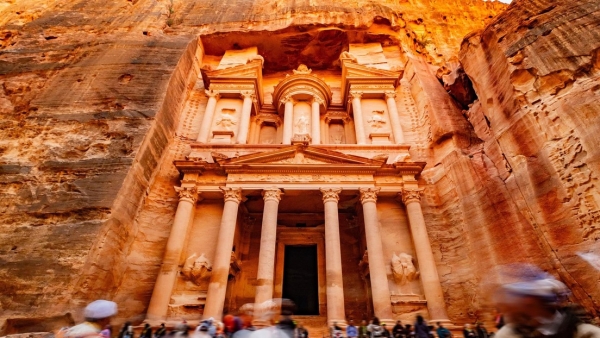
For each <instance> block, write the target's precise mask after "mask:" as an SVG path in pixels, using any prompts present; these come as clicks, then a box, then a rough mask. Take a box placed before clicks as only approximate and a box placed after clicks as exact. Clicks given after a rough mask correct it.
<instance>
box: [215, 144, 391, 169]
mask: <svg viewBox="0 0 600 338" xmlns="http://www.w3.org/2000/svg"><path fill="white" fill-rule="evenodd" d="M219 164H220V165H221V166H222V167H225V168H227V167H237V166H245V167H248V166H252V165H255V166H269V167H272V166H282V167H283V166H295V167H298V166H307V167H314V166H327V165H336V166H376V167H381V166H382V165H384V164H385V161H379V160H373V159H368V158H365V157H360V156H354V155H348V154H344V153H340V152H337V151H331V150H325V149H320V148H316V147H310V146H303V145H298V146H296V145H294V146H289V147H285V148H280V149H278V150H275V151H270V152H261V153H255V154H250V155H245V156H240V157H237V158H230V159H225V160H221V161H219Z"/></svg>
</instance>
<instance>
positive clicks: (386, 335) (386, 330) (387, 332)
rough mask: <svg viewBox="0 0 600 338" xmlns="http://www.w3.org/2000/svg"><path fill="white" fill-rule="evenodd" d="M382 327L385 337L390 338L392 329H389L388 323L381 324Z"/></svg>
mask: <svg viewBox="0 0 600 338" xmlns="http://www.w3.org/2000/svg"><path fill="white" fill-rule="evenodd" d="M381 328H382V329H383V337H385V338H390V337H391V334H390V330H388V329H387V325H386V324H385V323H383V324H381Z"/></svg>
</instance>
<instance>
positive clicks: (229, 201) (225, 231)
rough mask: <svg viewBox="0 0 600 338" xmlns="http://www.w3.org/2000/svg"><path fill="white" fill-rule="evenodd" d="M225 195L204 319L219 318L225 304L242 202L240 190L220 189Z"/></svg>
mask: <svg viewBox="0 0 600 338" xmlns="http://www.w3.org/2000/svg"><path fill="white" fill-rule="evenodd" d="M221 190H222V191H223V194H224V195H225V205H224V206H223V216H222V218H221V226H220V227H219V237H218V239H217V247H216V249H215V258H214V259H213V269H212V276H211V278H210V283H209V284H208V292H207V294H206V305H205V306H204V314H203V316H204V318H210V317H213V318H217V319H219V318H221V317H222V315H223V305H224V304H225V292H226V291H227V277H228V276H229V265H230V261H231V248H232V247H233V238H234V235H235V224H236V221H237V214H238V206H239V204H240V202H241V201H242V189H239V188H237V189H234V188H221Z"/></svg>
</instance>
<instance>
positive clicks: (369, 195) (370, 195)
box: [358, 188, 381, 204]
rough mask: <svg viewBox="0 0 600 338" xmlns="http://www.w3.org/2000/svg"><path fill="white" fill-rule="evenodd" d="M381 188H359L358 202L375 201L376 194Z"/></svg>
mask: <svg viewBox="0 0 600 338" xmlns="http://www.w3.org/2000/svg"><path fill="white" fill-rule="evenodd" d="M380 190H381V188H360V189H358V191H360V202H361V203H362V204H365V203H367V202H377V194H379V191H380Z"/></svg>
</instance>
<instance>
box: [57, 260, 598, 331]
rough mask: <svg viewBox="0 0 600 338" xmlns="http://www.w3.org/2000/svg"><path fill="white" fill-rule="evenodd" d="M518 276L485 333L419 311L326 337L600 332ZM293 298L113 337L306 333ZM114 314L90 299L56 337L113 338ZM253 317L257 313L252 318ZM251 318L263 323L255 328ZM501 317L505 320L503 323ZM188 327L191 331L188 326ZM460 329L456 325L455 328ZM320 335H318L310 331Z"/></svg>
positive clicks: (542, 286) (552, 285) (552, 292)
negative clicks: (81, 318) (410, 318)
mask: <svg viewBox="0 0 600 338" xmlns="http://www.w3.org/2000/svg"><path fill="white" fill-rule="evenodd" d="M525 277H526V278H522V280H520V281H517V282H512V283H506V284H505V285H503V286H502V287H501V288H500V289H499V291H498V293H497V295H496V299H495V300H496V304H497V306H498V308H499V310H500V311H501V313H503V316H501V315H499V316H497V317H496V329H498V331H497V332H496V333H495V335H494V334H493V333H488V331H487V330H486V328H485V327H484V325H483V324H482V323H476V324H475V326H474V327H473V326H471V325H469V324H467V325H465V326H464V329H463V330H462V336H463V337H460V334H459V333H458V332H457V330H456V327H451V328H452V330H453V331H454V334H452V332H451V331H450V330H449V329H448V328H446V327H444V326H443V325H442V323H439V322H438V323H436V324H437V325H436V326H435V327H434V326H433V325H428V324H427V322H426V321H425V320H424V318H423V317H422V316H420V315H417V316H416V319H415V321H414V323H411V324H406V325H403V324H402V322H400V321H397V322H396V323H395V325H394V326H393V327H392V328H391V330H390V329H389V328H388V327H387V326H386V324H385V323H381V322H380V320H379V319H378V318H373V319H372V320H371V321H370V322H369V323H367V322H366V321H362V322H361V324H360V325H358V326H357V325H355V323H354V321H353V320H349V321H348V323H347V324H342V325H338V323H333V325H332V326H331V328H330V330H329V336H330V337H331V338H451V337H459V338H490V337H492V336H494V338H530V337H531V338H533V337H536V338H538V337H548V338H600V328H598V327H597V326H594V325H591V324H589V323H586V319H585V316H583V313H582V312H581V311H578V310H576V309H580V308H578V307H575V306H573V305H571V304H569V303H568V298H567V294H568V289H567V287H566V286H565V285H564V284H563V283H561V282H560V281H558V280H556V279H555V278H553V277H552V276H550V275H548V274H546V273H542V272H540V271H537V272H536V273H530V274H529V275H527V276H525ZM294 308H295V306H294V304H293V302H291V301H289V300H282V301H281V302H280V303H278V304H275V303H274V302H272V304H270V305H269V306H266V307H265V306H263V307H260V306H257V307H255V306H254V305H253V304H246V305H244V306H243V307H242V308H240V309H239V315H237V316H233V315H230V314H228V315H226V316H224V317H223V318H222V321H220V320H216V319H214V318H208V319H206V320H203V321H201V322H200V323H199V324H198V325H197V326H196V327H195V328H192V327H190V326H189V325H188V323H187V322H185V321H183V322H181V323H179V324H177V325H175V326H174V327H173V328H172V329H169V330H168V329H167V328H166V327H165V325H164V324H162V325H161V326H160V327H158V328H157V329H156V331H154V332H153V330H152V328H151V327H150V325H149V324H145V325H144V327H143V328H142V330H141V331H140V333H139V336H137V337H135V330H134V327H133V326H132V325H131V323H129V322H128V323H125V325H124V326H123V328H122V329H121V330H120V331H119V333H118V338H185V337H189V336H191V337H190V338H309V332H308V330H306V329H305V328H304V327H303V326H302V324H301V323H298V322H296V321H294V319H293V318H292V314H293V311H294ZM275 310H277V311H279V310H281V316H280V317H279V320H278V321H277V322H275V323H274V324H273V325H269V324H270V323H272V319H273V318H275V315H276V313H275ZM116 314H117V304H115V303H114V302H111V301H107V300H97V301H95V302H92V303H90V304H89V305H88V306H87V307H86V309H85V312H84V315H85V322H83V323H81V324H79V325H76V326H74V327H71V328H66V329H61V330H60V331H59V332H57V338H113V337H117V336H116V335H113V333H112V328H111V326H110V320H111V318H112V317H113V316H115V315H116ZM255 317H256V318H255ZM255 320H258V322H260V323H262V325H261V328H255V327H254V323H255ZM505 321H506V324H505ZM192 329H193V331H192ZM458 331H460V330H458ZM310 338H321V337H310Z"/></svg>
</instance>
